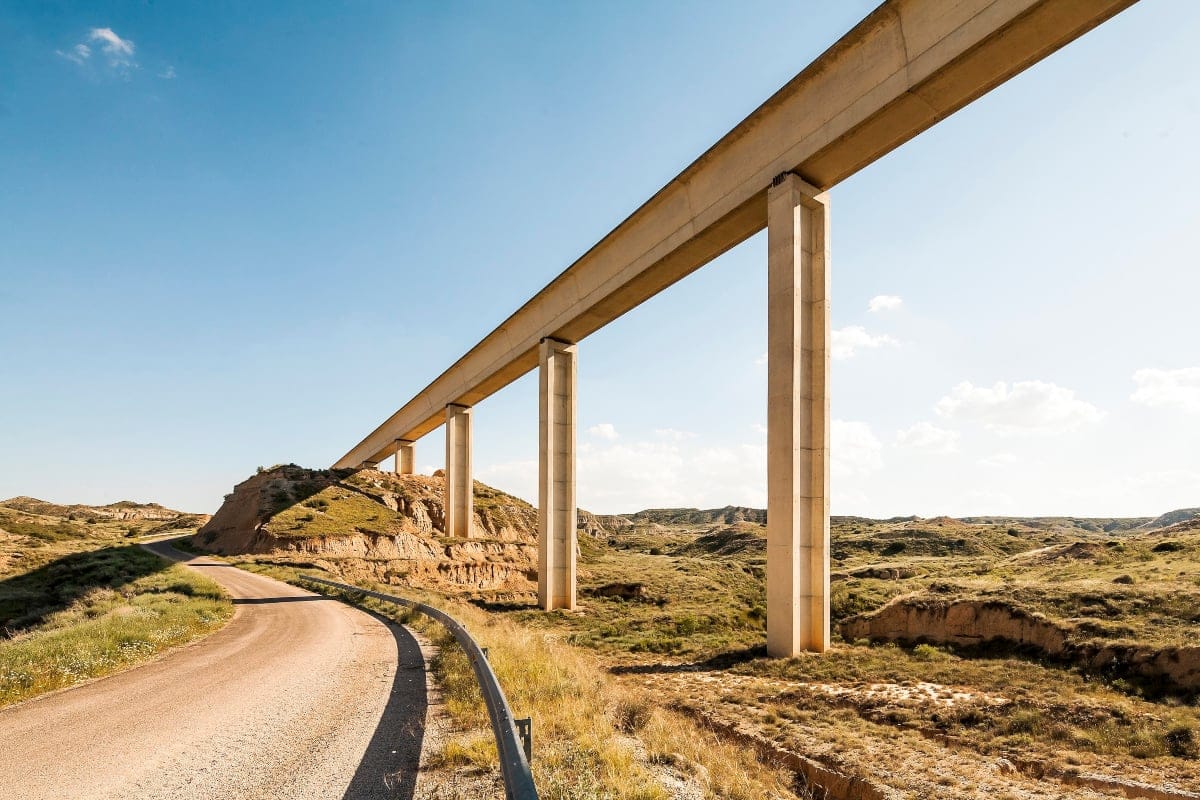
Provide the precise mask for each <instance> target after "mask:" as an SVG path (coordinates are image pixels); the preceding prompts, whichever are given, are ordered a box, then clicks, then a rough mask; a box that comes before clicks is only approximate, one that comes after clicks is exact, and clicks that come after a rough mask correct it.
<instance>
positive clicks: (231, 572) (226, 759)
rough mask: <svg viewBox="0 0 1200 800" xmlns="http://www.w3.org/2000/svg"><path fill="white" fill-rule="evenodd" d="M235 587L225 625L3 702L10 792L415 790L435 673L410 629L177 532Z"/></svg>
mask: <svg viewBox="0 0 1200 800" xmlns="http://www.w3.org/2000/svg"><path fill="white" fill-rule="evenodd" d="M150 547H151V548H152V549H154V550H155V552H158V553H160V554H162V555H166V556H167V557H173V558H176V559H190V560H188V562H187V563H188V564H189V565H190V566H192V567H193V568H195V569H197V570H199V571H201V572H203V573H204V574H206V575H208V576H209V577H211V578H212V579H213V580H215V581H217V582H218V583H220V584H221V585H222V586H224V587H225V588H226V590H228V592H229V594H230V595H231V596H232V597H233V598H234V602H235V603H237V613H236V614H235V616H234V618H233V620H232V621H231V622H230V623H229V624H228V625H227V626H226V627H225V628H223V629H222V630H220V631H218V632H217V633H215V634H213V635H212V636H210V637H208V638H206V639H204V640H202V641H200V642H197V643H195V644H192V645H189V646H187V647H183V648H181V649H179V650H176V651H174V652H172V653H170V654H169V655H167V656H166V657H164V658H162V659H160V660H158V661H155V662H152V663H150V664H147V665H145V666H142V667H138V668H136V669H132V670H130V671H128V672H124V673H121V674H119V675H114V676H112V677H109V678H106V679H103V680H100V681H96V682H94V683H90V684H86V685H84V686H79V687H76V688H74V689H70V690H67V691H64V692H60V693H57V694H52V695H48V696H46V697H43V698H40V699H37V700H32V701H29V702H27V703H24V704H21V705H19V706H16V707H13V708H10V709H7V710H4V711H0V800H9V799H10V798H11V799H12V800H17V799H18V798H19V799H20V800H38V799H39V798H54V800H63V798H70V799H72V800H74V799H75V798H79V799H80V800H83V799H85V798H86V800H117V799H118V798H122V799H124V798H129V800H133V799H134V798H136V800H161V799H164V798H187V799H188V800H209V799H210V798H211V800H252V799H254V800H257V798H263V800H266V798H270V799H271V800H277V799H278V798H296V800H325V798H329V800H375V799H376V798H389V799H390V798H403V799H404V800H408V798H411V797H412V796H413V793H414V784H415V774H416V770H415V765H416V763H417V761H418V759H419V755H420V750H421V739H422V735H423V731H424V723H425V709H426V689H425V672H424V665H423V661H422V658H421V653H420V651H419V649H418V647H417V644H416V642H415V641H413V639H412V638H411V636H409V635H408V634H407V633H406V632H405V631H404V630H403V629H402V628H398V627H394V626H389V625H387V624H385V623H384V622H382V621H380V620H379V619H377V618H375V617H373V616H371V615H369V614H367V613H365V612H362V611H359V610H357V609H354V608H350V607H348V606H346V605H344V604H342V603H339V602H337V601H334V600H327V599H324V598H322V597H321V596H319V595H314V594H309V593H308V592H304V591H302V590H300V589H297V588H295V587H293V586H289V585H287V584H285V583H280V582H279V581H275V580H272V579H270V578H266V577H263V576H261V575H254V574H251V573H248V572H243V571H242V570H239V569H237V568H235V567H231V566H229V565H226V564H222V563H220V562H218V561H215V560H212V559H205V558H191V557H190V556H187V555H185V554H183V553H179V552H178V551H175V550H171V548H170V547H169V546H168V545H166V544H162V543H160V544H156V545H151V546H150Z"/></svg>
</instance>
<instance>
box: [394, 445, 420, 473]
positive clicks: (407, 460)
mask: <svg viewBox="0 0 1200 800" xmlns="http://www.w3.org/2000/svg"><path fill="white" fill-rule="evenodd" d="M415 457H416V443H415V442H410V441H409V440H407V439H397V440H396V474H397V475H412V474H413V461H414V459H415Z"/></svg>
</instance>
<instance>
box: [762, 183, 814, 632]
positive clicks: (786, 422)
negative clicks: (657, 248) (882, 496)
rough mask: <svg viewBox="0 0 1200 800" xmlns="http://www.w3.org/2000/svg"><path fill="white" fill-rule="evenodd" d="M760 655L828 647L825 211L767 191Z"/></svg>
mask: <svg viewBox="0 0 1200 800" xmlns="http://www.w3.org/2000/svg"><path fill="white" fill-rule="evenodd" d="M767 272H768V276H767V653H768V654H769V655H772V656H792V655H795V654H797V653H799V652H801V651H804V650H810V651H815V652H818V653H820V652H824V651H825V650H826V649H828V647H829V206H828V200H827V198H826V196H825V195H824V194H823V193H821V192H820V191H819V190H817V189H815V188H814V187H812V186H809V185H808V184H807V183H805V182H804V181H802V180H801V179H800V178H799V177H797V176H796V175H794V174H791V173H784V174H782V175H780V176H779V177H777V178H775V180H774V181H773V182H772V184H771V187H770V189H769V190H768V191H767Z"/></svg>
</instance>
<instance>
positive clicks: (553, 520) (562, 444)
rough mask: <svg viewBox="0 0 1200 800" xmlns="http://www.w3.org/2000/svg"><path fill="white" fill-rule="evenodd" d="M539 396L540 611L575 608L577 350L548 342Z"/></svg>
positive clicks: (544, 344) (541, 348)
mask: <svg viewBox="0 0 1200 800" xmlns="http://www.w3.org/2000/svg"><path fill="white" fill-rule="evenodd" d="M538 350H539V359H540V361H541V370H540V382H539V396H540V398H541V401H540V411H541V413H540V421H539V425H538V428H539V430H540V431H541V433H540V450H539V458H538V464H539V467H538V605H540V606H541V607H542V608H543V609H545V610H546V611H551V610H553V609H556V608H567V609H573V608H575V535H576V534H575V527H576V508H575V383H576V378H575V376H576V369H575V358H576V346H575V345H573V344H567V343H566V342H559V341H556V340H554V339H544V340H543V341H542V342H541V344H540V345H539V348H538Z"/></svg>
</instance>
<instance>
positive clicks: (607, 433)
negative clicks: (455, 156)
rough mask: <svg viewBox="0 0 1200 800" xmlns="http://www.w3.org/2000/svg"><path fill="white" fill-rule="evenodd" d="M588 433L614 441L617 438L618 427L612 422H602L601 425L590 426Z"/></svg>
mask: <svg viewBox="0 0 1200 800" xmlns="http://www.w3.org/2000/svg"><path fill="white" fill-rule="evenodd" d="M588 433H589V434H591V435H592V436H595V437H597V438H600V439H608V440H609V441H612V440H613V439H616V438H617V435H618V434H617V429H616V428H615V427H613V424H612V423H611V422H601V423H600V424H599V425H593V426H592V427H590V428H588Z"/></svg>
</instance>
